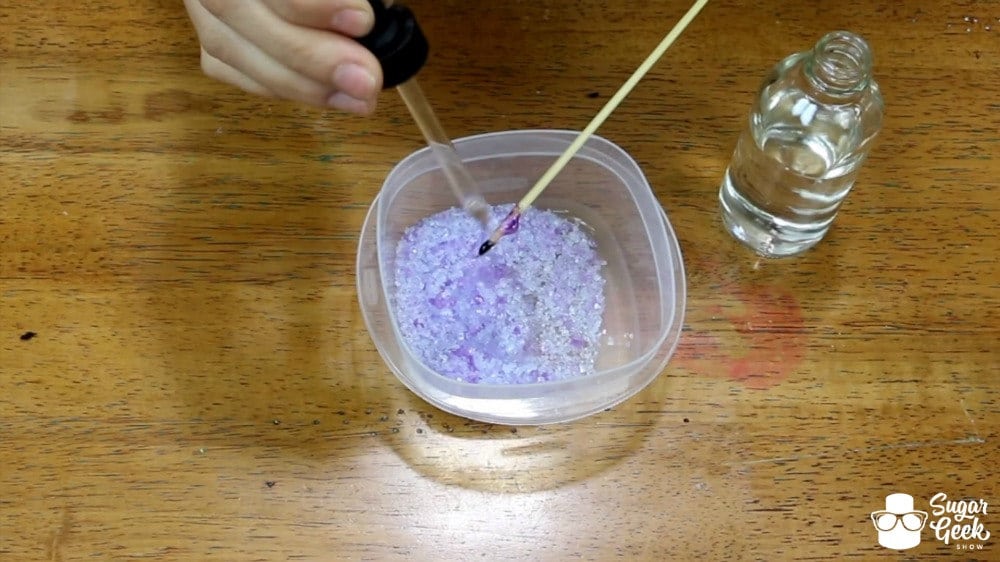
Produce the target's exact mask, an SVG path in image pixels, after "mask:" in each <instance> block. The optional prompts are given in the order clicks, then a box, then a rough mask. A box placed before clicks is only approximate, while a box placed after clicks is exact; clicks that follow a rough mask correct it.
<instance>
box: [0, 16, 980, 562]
mask: <svg viewBox="0 0 1000 562" xmlns="http://www.w3.org/2000/svg"><path fill="white" fill-rule="evenodd" d="M30 4H31V3H26V4H24V3H22V4H15V3H14V2H4V6H3V8H2V12H0V25H2V29H0V46H2V50H0V58H2V61H0V125H2V129H0V132H2V139H0V142H2V154H0V169H2V172H0V178H2V185H0V252H2V254H0V297H2V300H0V466H2V468H0V470H2V480H0V482H2V491H0V558H2V559H3V560H5V561H6V560H10V561H12V562H13V561H21V560H67V561H68V560H136V559H162V560H227V561H228V560H354V559H358V560H360V559H370V560H420V561H422V560H568V559H587V560H591V559H593V560H609V559H624V560H632V559H645V560H667V559H673V560H686V559H690V560H694V559H727V560H728V559H743V558H745V559H765V560H779V559H799V558H803V559H804V558H819V559H834V558H839V557H855V558H858V557H861V558H875V557H880V556H883V555H884V556H888V557H890V558H892V559H898V558H899V555H898V553H895V552H894V551H890V550H887V549H885V548H883V547H881V546H879V544H878V542H877V535H876V530H875V528H874V527H873V525H872V522H871V520H870V517H869V514H870V513H871V512H872V511H875V510H879V509H883V508H884V507H885V496H886V495H887V494H890V493H894V492H898V493H907V494H910V495H912V496H913V497H914V498H915V502H916V508H917V509H922V510H925V511H932V508H931V506H930V505H929V503H928V502H929V500H930V499H931V497H932V496H933V495H935V494H937V493H944V494H947V496H948V498H949V499H953V500H954V499H968V500H974V499H975V500H978V499H982V500H983V501H985V502H988V505H989V507H988V510H987V514H986V515H985V516H981V517H980V522H981V523H982V524H983V526H984V527H983V528H984V530H985V531H989V532H990V533H991V535H992V536H991V537H990V538H989V539H988V540H986V541H981V540H971V541H970V540H965V541H950V544H948V545H946V544H944V543H943V542H942V541H940V540H938V539H937V538H936V537H935V532H934V531H933V530H931V529H930V528H929V527H927V528H925V529H924V530H923V531H922V539H923V540H922V542H921V544H920V545H919V546H918V547H916V548H915V549H913V550H910V551H907V552H906V554H905V555H908V556H912V557H916V558H919V559H924V558H926V557H932V556H938V557H940V558H941V559H946V560H950V559H961V558H968V557H972V558H979V559H993V560H996V559H998V557H1000V544H998V542H997V536H998V535H1000V488H998V486H997V483H998V480H1000V479H998V478H997V465H998V464H1000V449H998V437H1000V435H998V430H1000V390H998V382H997V380H998V379H997V377H998V376H1000V351H998V340H1000V314H998V310H1000V271H998V265H997V261H998V254H1000V252H998V250H1000V243H998V239H1000V228H998V226H997V223H998V222H1000V203H998V190H997V187H996V186H997V178H998V177H1000V159H998V157H997V155H998V154H1000V132H998V131H1000V94H997V93H996V92H997V85H998V78H1000V5H998V4H997V3H996V2H985V1H983V2H978V3H977V2H967V3H963V4H961V5H960V4H958V3H955V4H954V5H949V3H939V2H930V1H926V2H908V3H906V6H902V5H900V4H901V3H895V2H889V1H879V2H864V1H860V0H844V1H841V2H837V3H828V2H823V3H806V2H800V3H786V2H780V1H777V0H769V1H767V2H756V3H754V2H735V1H725V2H723V1H718V2H712V3H710V4H709V5H708V7H707V8H706V9H705V11H704V12H703V13H702V14H701V15H700V16H699V17H698V19H697V20H696V21H695V22H694V23H693V24H692V25H691V27H690V28H689V30H688V31H687V33H686V35H685V36H684V37H682V39H681V40H680V41H679V42H678V43H677V44H676V45H675V46H674V47H673V48H672V49H671V51H670V52H669V53H668V54H667V56H666V57H665V58H664V60H663V61H661V63H660V64H659V65H658V66H657V67H656V68H655V69H654V71H653V72H652V73H651V74H650V75H649V76H648V77H647V78H646V79H645V80H644V81H643V82H642V83H641V84H640V85H639V87H638V88H637V89H636V90H635V91H634V93H633V94H632V95H631V96H630V97H629V98H628V100H626V102H625V103H624V104H623V105H622V106H621V108H620V109H619V110H618V111H617V113H616V114H615V115H614V116H613V117H612V118H611V119H610V120H609V121H608V123H607V124H606V125H605V126H604V127H602V128H601V130H600V131H599V132H600V134H601V135H602V136H604V137H606V138H608V139H610V140H613V141H614V142H616V143H618V144H619V145H621V146H622V147H624V148H625V149H626V150H628V151H629V152H630V153H631V154H632V155H634V157H635V158H636V159H637V161H638V162H639V163H640V165H641V166H642V167H643V169H644V171H645V173H646V174H647V177H648V179H649V182H650V183H651V185H652V186H653V187H654V189H655V191H656V194H657V196H658V197H659V199H660V201H661V202H662V204H663V205H664V207H665V208H666V210H667V212H668V214H669V217H670V221H671V222H672V224H673V226H674V228H675V229H676V232H677V235H678V237H679V239H680V245H681V248H682V250H683V253H684V257H685V264H686V268H687V279H688V306H687V317H686V322H685V327H684V334H683V338H682V341H681V343H680V347H679V349H678V350H677V354H676V355H675V357H674V358H673V360H672V361H671V362H670V364H669V365H668V366H667V368H666V369H665V371H664V372H663V374H662V375H661V376H660V377H659V378H658V379H657V380H656V381H655V382H654V383H653V384H651V385H650V386H649V387H647V388H646V389H645V390H643V391H642V392H640V393H639V394H638V395H636V396H635V397H633V398H632V399H630V400H628V401H627V402H625V403H623V404H621V405H619V406H617V407H615V408H613V409H612V410H610V411H607V412H604V413H601V414H599V415H595V416H592V417H589V418H587V419H584V420H581V421H579V422H576V423H570V424H564V425H554V426H545V427H519V428H511V427H500V426H492V425H486V424H481V423H474V422H470V421H467V420H465V419H462V418H459V417H454V416H451V415H448V414H445V413H443V412H441V411H438V410H436V409H434V408H433V407H431V406H429V405H428V404H426V403H424V402H423V401H421V400H420V399H419V398H417V397H415V396H414V395H413V394H411V393H410V392H409V391H408V390H406V389H405V388H404V387H403V386H402V385H401V384H400V383H399V382H398V381H397V380H396V379H395V377H394V376H393V375H392V374H391V372H390V371H389V370H388V369H387V368H386V366H385V365H384V364H383V362H382V360H381V359H380V357H379V355H378V354H377V353H376V351H375V349H374V346H373V344H372V342H371V340H370V339H369V337H368V334H367V333H366V331H365V327H364V324H363V322H362V318H361V315H360V312H359V308H358V303H357V299H356V297H355V286H354V259H355V252H356V242H357V236H358V232H359V228H360V225H361V222H362V220H363V219H364V217H365V213H366V210H367V207H368V205H369V204H370V202H371V201H372V198H373V197H374V196H375V194H376V192H377V191H378V189H379V186H380V184H381V181H382V180H383V178H384V177H385V175H386V174H387V172H388V171H389V170H390V168H391V167H392V165H393V164H394V163H395V162H397V161H398V160H399V159H400V158H402V157H403V156H405V155H407V154H408V153H410V152H411V151H413V150H415V149H417V148H418V147H419V146H420V145H421V139H420V137H419V133H418V131H417V130H416V128H415V126H414V125H413V123H412V121H411V120H410V119H409V117H408V115H407V113H406V111H405V108H404V107H403V105H402V103H401V102H400V101H399V100H398V98H397V97H396V96H395V95H394V93H393V92H387V93H386V94H385V95H384V96H382V98H381V101H380V107H379V110H378V112H377V114H376V115H375V116H373V117H371V118H367V119H366V118H358V117H348V116H345V115H340V114H335V113H332V112H323V111H320V110H314V109H310V108H306V107H303V106H299V105H295V104H291V103H284V102H278V101H274V100H264V99H259V98H255V97H252V96H248V95H244V94H242V93H241V92H238V91H235V90H233V89H230V88H229V87H227V86H224V85H221V84H218V83H215V82H213V81H211V80H209V79H207V78H205V77H203V76H202V75H201V73H200V71H199V68H198V59H197V43H196V40H195V37H194V34H193V32H192V30H191V27H190V24H189V22H188V20H187V17H186V14H185V12H184V10H183V6H182V4H181V3H180V2H167V1H163V2H141V3H137V2H122V1H112V0H104V1H97V0H90V1H82V2H77V3H75V4H73V3H61V4H59V6H58V8H56V7H54V6H53V7H49V8H44V9H40V8H39V7H37V6H31V5H30ZM410 5H411V7H413V8H414V10H415V12H416V13H417V14H418V17H419V19H420V21H421V23H422V26H423V27H424V29H425V32H426V33H427V35H428V36H429V37H430V39H431V44H432V47H433V49H434V52H433V55H432V58H431V60H430V62H429V63H428V64H427V66H426V68H425V69H424V70H423V71H422V73H421V82H422V84H423V86H424V88H425V90H426V91H427V93H428V96H429V98H430V99H431V100H432V101H433V102H434V103H435V104H436V106H437V109H438V112H439V116H440V118H441V121H442V123H443V124H444V126H445V127H446V129H447V130H448V131H449V132H450V133H451V134H452V135H453V136H455V137H461V136H466V135H470V134H476V133H482V132H488V131H497V130H504V129H525V128H581V127H583V126H584V125H585V124H586V123H587V121H588V120H589V118H590V117H591V116H592V115H593V114H594V113H595V112H596V111H597V109H598V108H599V107H600V106H601V105H602V103H603V102H604V100H606V99H607V96H608V95H610V94H611V93H612V92H613V91H614V90H615V89H616V88H617V86H618V85H619V84H620V83H621V82H622V81H623V80H624V79H625V77H627V76H628V74H629V73H630V72H631V70H632V69H633V68H634V66H635V65H636V64H637V63H638V62H639V61H640V60H641V59H642V57H644V56H645V54H646V53H647V52H648V51H649V49H651V48H652V46H653V45H655V44H656V42H657V41H658V39H659V38H660V36H661V35H662V33H663V32H664V31H665V30H667V29H668V28H669V27H670V26H672V25H673V23H674V22H675V21H676V20H677V19H678V18H679V16H680V15H681V14H682V13H683V12H684V11H685V10H686V9H687V7H688V5H687V4H686V3H685V2H680V1H676V0H670V1H666V0H664V1H652V2H643V3H639V4H637V3H633V2H627V3H626V2H600V1H597V0H574V1H569V0H564V1H561V2H524V1H515V2H490V3H485V2H484V3H478V2H462V1H458V0H448V1H444V0H439V1H431V0H413V1H412V2H411V3H410ZM755 5H756V6H755ZM836 28H847V29H851V30H854V31H856V32H859V33H861V34H862V35H864V36H865V37H866V38H867V39H868V40H869V41H870V43H871V45H872V47H873V49H874V52H875V55H876V74H877V78H878V80H879V82H880V84H881V86H882V88H883V91H884V96H885V100H886V105H887V118H886V121H885V126H884V129H883V133H882V135H881V136H880V139H879V141H878V145H877V146H876V149H875V150H874V152H873V154H872V156H871V158H870V160H869V161H868V162H867V164H866V165H865V167H864V169H863V171H862V174H861V177H860V179H859V181H858V184H857V185H856V187H855V190H854V191H853V192H852V193H851V195H850V197H849V198H848V201H847V202H846V204H845V205H844V207H843V209H842V212H841V214H840V216H839V217H838V218H837V220H836V223H835V227H834V229H833V230H832V231H831V233H830V235H829V237H828V238H827V239H826V240H825V241H824V242H823V243H821V244H820V245H819V246H817V247H816V248H815V249H814V250H813V251H811V252H809V253H807V254H806V255H803V256H801V257H799V258H796V259H790V260H780V261H767V260H763V259H758V258H756V257H755V256H754V255H752V254H751V253H750V252H749V251H748V250H746V249H744V248H743V247H742V246H740V245H739V244H737V243H736V242H735V241H734V240H733V239H731V238H730V237H729V236H728V235H727V234H726V233H725V232H723V230H722V228H721V221H720V219H719V218H718V211H717V202H716V192H717V188H718V184H719V180H720V178H721V175H722V173H723V170H724V168H725V166H726V163H727V161H728V159H729V156H730V152H731V150H732V148H733V145H734V142H735V140H736V136H737V133H738V131H739V129H740V127H741V126H742V123H743V119H744V115H745V112H746V110H747V108H748V106H749V103H750V100H751V97H752V92H753V90H754V89H755V88H756V86H757V83H758V81H759V80H760V78H761V77H762V76H763V75H764V73H765V71H766V69H767V68H768V67H769V66H770V65H771V64H773V63H774V62H775V61H777V60H778V59H780V58H781V57H782V56H784V55H785V54H788V53H791V52H794V51H797V50H802V49H805V48H808V47H810V46H811V45H812V43H813V42H814V41H815V40H816V39H817V38H818V37H819V36H821V35H822V34H823V33H825V32H827V31H829V30H832V29H836ZM595 93H596V94H595ZM32 336H33V337H32ZM937 520H938V518H937V517H935V516H934V515H933V514H932V515H931V517H930V520H929V521H928V524H930V523H936V521H937ZM959 547H968V548H970V549H972V550H958V548H959ZM980 548H981V550H980Z"/></svg>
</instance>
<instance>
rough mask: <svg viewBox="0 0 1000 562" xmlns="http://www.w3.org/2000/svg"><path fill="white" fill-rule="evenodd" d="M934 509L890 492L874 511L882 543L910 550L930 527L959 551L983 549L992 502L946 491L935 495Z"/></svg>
mask: <svg viewBox="0 0 1000 562" xmlns="http://www.w3.org/2000/svg"><path fill="white" fill-rule="evenodd" d="M928 504H929V506H930V512H929V513H928V512H927V511H923V510H920V509H915V508H914V504H913V496H911V495H909V494H898V493H897V494H889V495H888V496H886V497H885V509H879V510H876V511H873V512H872V513H871V519H872V523H873V524H874V525H875V529H876V530H877V531H878V543H879V544H880V545H882V546H884V547H886V548H892V549H895V550H906V549H910V548H913V547H915V546H917V545H918V544H920V533H921V531H923V529H924V527H925V526H926V527H927V528H929V529H930V530H932V531H933V532H934V538H935V539H937V540H939V541H941V542H943V543H944V544H946V545H949V546H954V548H955V549H956V550H981V549H982V548H983V543H984V542H986V541H987V540H989V538H990V532H989V530H987V529H986V526H985V525H984V524H983V518H985V517H986V516H987V515H988V514H989V513H988V510H989V503H987V502H986V500H983V499H961V500H951V499H948V495H947V494H945V493H944V492H939V493H937V494H934V496H933V497H931V499H930V501H929V502H928Z"/></svg>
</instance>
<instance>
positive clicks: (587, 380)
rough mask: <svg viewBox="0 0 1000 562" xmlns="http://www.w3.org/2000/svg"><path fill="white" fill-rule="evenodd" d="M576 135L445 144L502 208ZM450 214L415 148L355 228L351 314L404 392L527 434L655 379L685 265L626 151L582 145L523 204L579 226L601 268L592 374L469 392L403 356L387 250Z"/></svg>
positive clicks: (436, 176) (437, 179)
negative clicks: (419, 226)
mask: <svg viewBox="0 0 1000 562" xmlns="http://www.w3.org/2000/svg"><path fill="white" fill-rule="evenodd" d="M576 135H577V133H576V132H575V131H555V130H531V131H507V132H501V133H490V134H485V135H478V136H473V137H467V138H463V139H459V140H457V141H455V142H454V145H455V149H456V150H457V151H458V154H459V155H460V156H461V157H462V160H463V161H464V162H465V164H466V165H467V166H468V168H469V171H470V173H471V174H472V176H473V177H474V178H475V179H476V180H477V182H478V183H479V186H480V188H481V189H482V191H483V195H484V196H485V197H486V199H487V200H488V201H489V202H490V203H491V204H513V203H514V202H516V201H517V200H518V199H519V198H520V197H521V196H522V195H524V193H525V192H526V191H527V190H528V189H530V187H531V186H532V184H533V183H534V181H535V180H536V179H537V178H538V177H540V176H541V175H542V173H543V172H544V171H545V170H546V169H547V168H548V166H549V165H550V164H551V163H552V162H553V161H554V160H555V159H556V158H557V157H558V156H559V155H560V154H562V152H563V151H564V150H565V149H566V147H568V146H569V145H570V143H571V142H572V141H573V139H575V138H576ZM454 206H455V200H454V195H453V194H452V192H451V191H450V190H449V189H448V188H447V184H446V183H445V178H444V176H443V174H442V172H441V169H440V167H439V166H438V164H437V161H436V159H435V157H434V155H433V154H432V153H431V152H430V150H428V149H426V148H425V149H421V150H419V151H417V152H414V153H413V154H411V155H410V156H408V157H406V158H404V159H403V160H402V161H401V162H400V163H399V164H398V165H397V166H396V167H395V168H394V169H393V170H392V172H390V174H389V176H388V177H387V178H386V180H385V183H384V185H383V186H382V190H381V191H380V193H379V195H378V197H377V198H376V199H375V201H374V202H373V203H372V206H371V209H370V210H369V212H368V217H367V218H366V219H365V224H364V226H363V227H362V232H361V238H360V241H359V245H358V265H357V268H358V269H357V282H358V299H359V302H360V305H361V311H362V314H363V316H364V319H365V324H366V325H367V327H368V331H369V333H370V334H371V337H372V340H373V341H374V343H375V347H376V348H377V349H378V351H379V354H380V355H381V356H382V358H383V359H384V360H385V362H386V364H387V365H388V366H389V368H390V369H392V371H393V372H394V373H395V374H396V376H397V377H398V378H399V380H400V381H402V382H403V384H405V385H406V386H407V387H408V388H409V389H410V390H412V391H413V392H414V393H416V394H417V395H418V396H420V397H421V398H423V399H424V400H426V401H428V402H430V403H431V404H433V405H434V406H436V407H438V408H440V409H442V410H444V411H446V412H450V413H453V414H457V415H460V416H464V417H467V418H470V419H473V420H478V421H484V422H489V423H500V424H509V425H529V424H530V425H537V424H546V423H556V422H565V421H570V420H573V419H577V418H581V417H584V416H587V415H590V414H593V413H595V412H599V411H601V410H604V409H606V408H609V407H611V406H614V405H615V404H617V403H619V402H621V401H623V400H625V399H627V398H629V397H631V396H632V395H634V394H635V393H637V392H638V391H639V390H641V389H642V388H643V387H645V386H646V385H647V384H649V383H650V382H651V381H652V380H653V379H655V378H656V377H657V375H659V374H660V373H661V372H662V371H663V369H664V367H665V366H666V364H667V361H668V360H669V359H670V356H671V355H672V354H673V352H674V349H675V348H676V346H677V342H678V340H679V339H680V333H681V326H682V325H683V319H684V306H685V281H684V266H683V262H682V260H681V253H680V248H679V247H678V245H677V240H676V237H675V236H674V233H673V230H672V229H671V227H670V223H669V222H668V221H667V217H666V214H665V213H664V212H663V208H662V207H661V206H660V204H659V202H658V201H657V200H656V198H655V197H654V195H653V193H652V191H651V190H650V188H649V184H648V183H647V182H646V179H645V177H644V176H643V174H642V171H641V170H640V169H639V166H638V165H637V164H636V162H635V161H634V160H633V159H632V158H631V157H630V156H629V155H628V154H627V153H626V152H625V151H623V150H622V149H621V148H619V147H617V146H616V145H614V144H612V143H611V142H609V141H607V140H605V139H602V138H600V137H592V138H591V139H590V140H589V141H587V143H586V144H585V145H584V146H583V147H582V148H581V149H580V151H579V153H578V154H577V155H576V156H575V157H574V158H573V159H572V160H571V161H570V162H569V163H568V164H567V166H566V168H565V169H564V170H563V171H562V172H561V173H560V174H559V175H558V176H557V177H556V178H555V180H553V182H552V183H551V184H550V185H549V187H548V188H547V189H546V191H545V192H544V193H543V194H542V196H541V197H540V198H539V199H538V200H537V201H536V202H535V205H534V206H535V207H536V208H541V209H548V210H552V211H557V212H561V213H564V214H565V215H567V216H569V217H574V218H577V219H579V220H581V221H583V222H584V223H586V224H587V225H589V227H590V228H591V229H592V233H593V236H594V238H595V240H596V241H597V248H598V252H599V253H600V255H601V256H602V257H603V258H604V260H606V261H607V263H608V265H607V266H606V267H605V270H604V275H605V279H606V285H605V297H606V305H605V312H604V330H605V331H604V333H603V335H602V336H601V348H600V352H599V355H598V359H597V372H596V373H595V374H593V375H588V376H583V377H580V378H577V379H570V380H561V381H552V382H543V383H534V384H517V385H484V384H470V383H464V382H458V381H455V380H453V379H450V378H446V377H444V376H442V375H440V374H438V373H436V372H434V371H433V370H432V369H430V368H429V367H427V366H426V365H425V364H424V363H423V362H421V361H420V360H419V359H417V357H416V356H415V355H414V354H413V353H411V352H410V350H409V349H408V348H407V346H406V343H405V341H403V339H402V337H401V335H400V333H399V330H398V327H397V324H396V321H395V315H394V306H391V302H392V299H393V298H394V297H393V295H394V291H393V287H394V279H393V272H394V271H395V266H394V260H395V248H396V244H397V243H398V241H399V240H400V238H401V237H402V234H403V232H404V231H405V230H406V229H407V228H408V227H410V226H411V225H413V224H415V223H416V222H417V221H419V220H420V219H422V218H424V217H427V216H429V215H432V214H434V213H437V212H440V211H443V210H445V209H448V208H450V207H454ZM514 236H516V234H515V235H514ZM500 244H503V241H501V242H500Z"/></svg>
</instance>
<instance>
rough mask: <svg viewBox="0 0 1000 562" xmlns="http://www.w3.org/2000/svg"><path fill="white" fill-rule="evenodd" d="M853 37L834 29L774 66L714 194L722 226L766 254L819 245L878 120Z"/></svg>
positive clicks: (865, 58)
mask: <svg viewBox="0 0 1000 562" xmlns="http://www.w3.org/2000/svg"><path fill="white" fill-rule="evenodd" d="M881 119H882V99H881V95H880V93H879V90H878V86H877V85H876V84H875V82H874V80H872V78H871V54H870V52H869V50H868V46H867V44H866V43H865V42H864V40H862V39H861V38H860V37H858V36H856V35H853V34H851V33H848V32H833V33H830V34H828V35H826V36H825V37H824V38H823V39H821V40H820V41H819V43H817V45H816V47H815V48H814V49H813V50H812V51H808V52H804V53H798V54H795V55H792V56H790V57H788V58H786V59H785V60H784V61H782V62H781V63H779V64H778V65H777V66H776V67H775V68H774V70H773V71H772V72H771V74H770V75H769V76H768V78H767V79H766V80H765V82H764V84H763V85H762V86H761V88H760V90H759V92H758V100H757V103H756V104H754V106H753V107H752V109H751V112H750V118H749V124H748V126H747V127H746V129H745V130H744V131H743V132H742V134H741V135H740V137H739V140H738V141H737V146H736V149H735V151H734V153H733V158H732V161H731V162H730V165H729V167H728V169H727V170H726V174H725V177H724V178H723V181H722V185H721V187H720V190H719V200H720V205H721V211H722V216H723V220H724V223H725V226H726V229H727V230H728V231H729V232H730V233H731V234H732V235H733V236H735V237H736V238H737V239H739V240H740V241H742V242H743V243H744V244H746V245H747V246H749V247H751V248H753V249H754V250H755V251H756V252H757V253H759V254H761V255H764V256H768V257H780V256H791V255H795V254H799V253H801V252H804V251H805V250H807V249H809V248H811V247H812V246H814V245H815V244H817V243H818V242H819V241H820V240H821V239H822V238H823V237H824V236H825V235H826V233H827V231H828V230H829V228H830V225H831V224H832V222H833V220H834V218H835V217H836V215H837V211H838V210H839V208H840V205H841V203H842V202H843V201H844V199H845V198H846V197H847V194H848V192H850V190H851V188H852V186H853V185H854V182H855V179H856V177H857V175H858V171H859V169H860V167H861V165H862V163H863V162H864V160H865V157H866V156H867V154H868V150H869V147H870V144H871V141H872V140H873V139H874V137H875V135H876V134H877V133H878V130H879V128H880V126H881Z"/></svg>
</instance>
